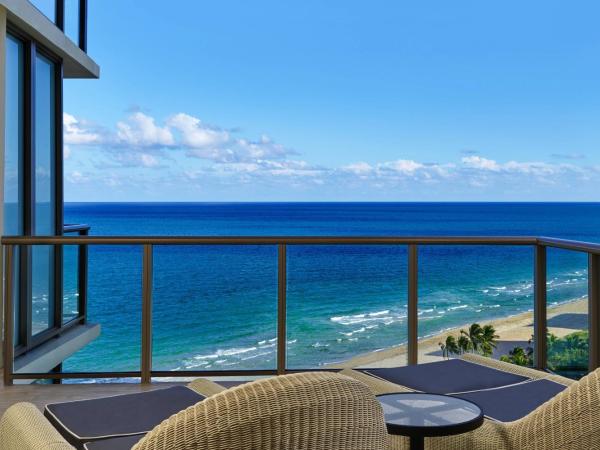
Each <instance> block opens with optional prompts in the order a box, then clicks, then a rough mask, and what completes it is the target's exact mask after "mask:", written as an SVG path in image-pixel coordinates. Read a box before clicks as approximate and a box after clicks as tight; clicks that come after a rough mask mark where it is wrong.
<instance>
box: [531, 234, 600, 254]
mask: <svg viewBox="0 0 600 450" xmlns="http://www.w3.org/2000/svg"><path fill="white" fill-rule="evenodd" d="M538 245H544V246H546V247H552V248H561V249H563V250H572V251H576V252H584V253H590V254H592V255H600V244H597V243H594V242H585V241H575V240H571V239H560V238H552V237H539V238H538Z"/></svg>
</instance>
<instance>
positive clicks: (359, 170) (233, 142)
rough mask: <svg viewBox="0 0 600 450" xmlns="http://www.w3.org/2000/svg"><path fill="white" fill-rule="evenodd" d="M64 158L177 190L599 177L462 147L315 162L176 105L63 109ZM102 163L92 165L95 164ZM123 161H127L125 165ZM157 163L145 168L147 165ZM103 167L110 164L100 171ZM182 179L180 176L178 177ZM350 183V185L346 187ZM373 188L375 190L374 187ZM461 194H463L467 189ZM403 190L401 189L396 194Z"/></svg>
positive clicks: (472, 187)
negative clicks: (112, 112) (88, 114)
mask: <svg viewBox="0 0 600 450" xmlns="http://www.w3.org/2000/svg"><path fill="white" fill-rule="evenodd" d="M64 122H65V143H67V144H68V146H65V158H66V159H67V160H68V161H69V162H70V161H75V162H76V163H77V164H80V165H79V166H74V167H77V168H79V167H85V164H84V165H81V164H82V161H83V160H82V159H81V158H82V156H80V155H82V153H79V152H75V151H74V148H76V147H83V146H88V147H94V148H96V149H97V150H98V152H95V153H94V158H96V159H91V160H90V161H88V165H89V163H91V165H92V166H93V167H96V172H93V173H92V172H90V174H87V175H86V174H84V173H82V172H78V171H73V172H71V173H70V175H68V176H66V177H65V178H66V179H67V181H68V182H69V183H72V184H78V183H79V184H81V183H82V182H84V181H83V180H91V181H89V183H88V184H89V185H91V184H100V185H107V186H116V185H119V186H122V185H128V183H129V181H127V177H129V179H130V180H131V179H133V178H134V177H135V179H136V181H135V184H136V186H144V185H148V186H149V185H151V184H152V187H153V188H155V185H157V186H160V185H163V186H167V185H168V186H169V188H170V189H172V188H173V186H179V183H180V184H181V188H180V189H182V190H185V189H186V188H187V186H188V184H189V187H190V188H196V187H197V186H202V188H210V186H211V185H212V186H213V187H219V186H224V185H227V186H228V187H233V188H234V189H235V186H236V185H237V184H245V185H247V186H251V187H252V188H255V187H256V186H261V185H262V186H264V187H266V188H268V189H272V190H274V191H276V192H288V190H289V189H304V188H307V187H311V186H312V187H313V188H314V187H315V186H318V187H319V188H322V189H323V190H324V191H325V190H328V189H329V190H330V191H335V192H340V193H343V196H344V197H348V196H351V195H352V192H361V193H365V192H371V193H384V194H385V195H386V196H387V195H392V194H393V193H395V192H409V193H412V192H426V193H428V195H433V194H431V193H433V192H437V191H436V190H438V191H439V192H440V193H441V195H443V196H444V198H447V196H449V195H452V193H456V192H462V193H463V194H461V195H458V196H457V198H459V199H462V198H465V194H464V193H467V194H469V195H470V193H477V194H478V195H479V194H481V195H483V194H482V193H485V192H491V193H494V192H496V193H497V192H502V193H513V194H512V195H514V196H515V198H516V199H522V198H521V196H523V195H526V194H527V193H528V192H533V191H535V190H536V189H538V191H540V192H541V191H543V190H544V189H546V190H547V189H556V190H557V192H558V190H559V189H562V191H561V192H565V191H568V190H570V189H572V188H573V187H576V188H579V186H580V185H581V184H582V183H588V184H591V183H598V182H600V168H598V167H592V166H583V165H575V164H564V163H556V162H557V161H555V162H554V163H553V162H541V161H516V160H512V161H505V162H503V161H497V160H495V159H491V158H487V157H485V156H484V155H483V154H478V153H475V152H463V154H462V157H461V158H460V159H458V160H457V161H454V162H426V161H418V160H413V159H406V158H398V159H390V160H387V161H380V162H373V161H370V162H366V161H358V162H350V163H346V164H340V165H339V166H329V167H323V166H319V165H317V164H315V163H313V162H311V161H306V160H302V159H298V158H295V157H294V155H295V154H296V152H295V151H293V150H291V149H290V148H289V147H286V146H285V145H283V144H280V143H278V142H276V141H274V140H273V139H271V138H270V137H268V136H266V135H263V136H261V137H260V138H259V139H256V140H251V139H248V138H246V137H238V136H235V135H234V133H233V132H232V131H225V130H224V129H222V128H219V127H213V126H209V125H207V124H206V123H205V122H203V121H201V120H200V119H199V118H197V117H194V116H192V115H189V114H186V113H177V114H174V115H172V116H170V117H169V118H168V119H167V120H166V121H159V120H156V119H155V118H154V117H151V116H150V115H147V114H145V113H142V112H139V111H138V112H135V113H133V114H131V115H130V116H128V117H127V118H126V119H125V120H123V121H120V122H118V123H117V124H116V126H115V127H114V128H113V130H112V131H111V129H109V128H101V127H96V126H92V125H91V124H90V123H89V122H87V121H85V120H82V119H78V118H76V117H74V116H72V115H70V114H65V117H64ZM100 167H101V168H102V171H99V170H98V168H100ZM126 168H135V169H136V171H135V172H127V171H126V170H125V169H126ZM159 168H160V169H161V170H154V171H152V172H149V171H147V169H159ZM106 171H111V172H108V173H107V172H106ZM180 180H184V181H180ZM353 189H356V190H357V191H353ZM374 195H376V194H374ZM467 197H468V195H467ZM403 198H404V197H403Z"/></svg>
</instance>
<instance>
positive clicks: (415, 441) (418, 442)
mask: <svg viewBox="0 0 600 450" xmlns="http://www.w3.org/2000/svg"><path fill="white" fill-rule="evenodd" d="M424 449H425V438H424V437H423V436H419V437H415V436H414V437H411V438H410V450H424Z"/></svg>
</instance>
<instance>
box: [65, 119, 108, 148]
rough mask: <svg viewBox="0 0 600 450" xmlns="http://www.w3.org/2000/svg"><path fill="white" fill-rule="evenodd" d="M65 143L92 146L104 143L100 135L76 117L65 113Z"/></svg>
mask: <svg viewBox="0 0 600 450" xmlns="http://www.w3.org/2000/svg"><path fill="white" fill-rule="evenodd" d="M63 127H64V141H65V144H73V145H92V144H97V143H100V142H101V141H102V137H101V135H100V134H99V133H97V132H94V131H92V129H91V128H90V127H89V126H88V125H87V124H86V123H83V122H80V121H79V120H78V119H77V118H75V116H72V115H71V114H68V113H63Z"/></svg>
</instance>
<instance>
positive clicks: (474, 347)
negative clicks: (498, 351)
mask: <svg viewBox="0 0 600 450" xmlns="http://www.w3.org/2000/svg"><path fill="white" fill-rule="evenodd" d="M496 339H498V336H497V335H496V330H495V328H494V327H493V326H492V325H484V326H483V327H482V326H481V325H479V324H478V323H474V324H472V325H471V326H470V327H469V328H468V330H467V331H465V330H460V336H459V337H458V339H456V337H455V336H452V335H449V336H447V337H446V340H445V341H444V342H440V343H439V346H440V348H441V349H442V355H443V356H444V358H449V357H450V355H461V354H463V353H478V354H480V355H483V356H492V352H493V351H494V348H496Z"/></svg>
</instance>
